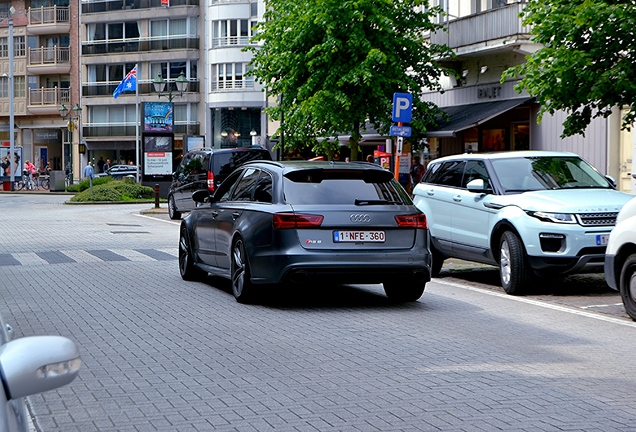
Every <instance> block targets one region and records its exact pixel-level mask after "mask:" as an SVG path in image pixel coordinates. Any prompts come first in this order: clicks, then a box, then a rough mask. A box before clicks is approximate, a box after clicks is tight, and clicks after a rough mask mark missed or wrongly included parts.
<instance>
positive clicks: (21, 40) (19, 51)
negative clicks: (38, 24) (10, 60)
mask: <svg viewBox="0 0 636 432" xmlns="http://www.w3.org/2000/svg"><path fill="white" fill-rule="evenodd" d="M13 55H14V56H15V57H25V56H26V39H25V37H24V36H14V37H13ZM0 57H9V39H8V38H6V37H0Z"/></svg>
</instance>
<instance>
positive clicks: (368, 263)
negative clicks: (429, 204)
mask: <svg viewBox="0 0 636 432" xmlns="http://www.w3.org/2000/svg"><path fill="white" fill-rule="evenodd" d="M250 265H251V270H252V281H253V282H254V283H263V284H270V283H281V282H291V283H307V282H324V281H329V282H334V283H382V282H385V281H399V280H405V281H408V280H416V281H421V282H428V281H429V280H430V279H431V270H430V268H431V258H430V254H429V253H428V252H426V251H425V250H421V251H414V250H409V251H399V252H396V251H392V252H390V253H388V252H387V253H382V254H381V256H380V254H377V253H376V254H365V253H359V252H356V253H351V254H350V253H341V252H337V253H326V252H325V253H323V252H321V253H311V254H300V255H293V254H291V255H275V256H272V255H256V256H252V257H251V262H250Z"/></svg>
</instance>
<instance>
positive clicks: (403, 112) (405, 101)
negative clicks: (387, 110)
mask: <svg viewBox="0 0 636 432" xmlns="http://www.w3.org/2000/svg"><path fill="white" fill-rule="evenodd" d="M412 110H413V95H412V94H411V93H393V121H394V122H402V123H410V122H411V113H412Z"/></svg>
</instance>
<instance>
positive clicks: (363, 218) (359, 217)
mask: <svg viewBox="0 0 636 432" xmlns="http://www.w3.org/2000/svg"><path fill="white" fill-rule="evenodd" d="M349 220H350V221H351V222H361V223H364V222H371V216H369V215H368V214H364V213H354V214H352V215H351V216H349Z"/></svg>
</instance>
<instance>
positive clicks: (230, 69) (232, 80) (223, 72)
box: [211, 63, 254, 91]
mask: <svg viewBox="0 0 636 432" xmlns="http://www.w3.org/2000/svg"><path fill="white" fill-rule="evenodd" d="M248 70H249V69H248V64H247V63H221V64H216V65H212V83H211V84H212V91H216V90H223V89H243V88H252V89H253V88H254V78H253V77H251V76H245V72H247V71H248Z"/></svg>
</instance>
